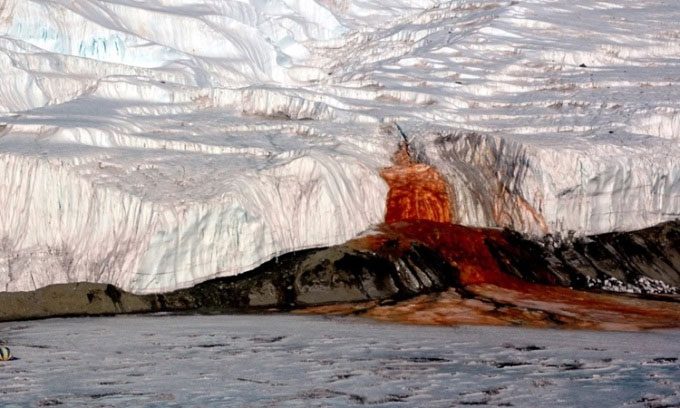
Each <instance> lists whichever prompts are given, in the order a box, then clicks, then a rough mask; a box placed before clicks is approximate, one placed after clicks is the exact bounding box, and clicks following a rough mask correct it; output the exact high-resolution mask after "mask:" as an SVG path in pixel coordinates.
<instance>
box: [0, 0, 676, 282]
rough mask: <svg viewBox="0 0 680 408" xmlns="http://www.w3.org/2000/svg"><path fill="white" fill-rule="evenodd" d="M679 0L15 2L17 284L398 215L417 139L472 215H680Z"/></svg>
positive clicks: (6, 129) (219, 254) (240, 252)
mask: <svg viewBox="0 0 680 408" xmlns="http://www.w3.org/2000/svg"><path fill="white" fill-rule="evenodd" d="M678 21H680V6H678V4H677V2H675V1H668V0H648V1H644V2H640V1H637V0H617V1H597V2H593V1H591V0H573V1H568V2H563V1H553V0H527V1H510V0H503V1H489V0H481V1H473V0H456V1H442V0H408V1H407V0H386V1H380V2H377V1H374V0H318V1H314V0H305V1H303V0H268V1H260V0H251V1H245V0H163V1H160V0H155V1H133V0H79V1H67V0H0V72H2V81H0V175H1V177H0V258H2V259H3V260H6V262H5V261H3V262H0V290H6V291H17V290H32V289H35V288H38V287H42V286H46V285H49V284H52V283H66V282H78V281H91V282H104V283H112V284H115V285H117V286H118V287H121V288H123V289H125V290H129V291H132V292H135V293H148V292H160V291H168V290H173V289H176V288H179V287H187V286H191V285H192V284H195V283H198V282H200V281H203V280H206V279H209V278H212V277H215V276H228V275H234V274H238V273H241V272H244V271H247V270H250V269H252V268H254V267H255V266H257V265H259V264H261V263H262V262H264V261H266V260H268V259H271V258H272V257H274V256H276V255H278V254H281V253H285V252H289V251H292V250H296V249H301V248H308V247H315V246H324V245H332V244H338V243H341V242H344V241H346V240H348V239H350V238H352V237H354V236H356V235H358V234H360V233H362V232H363V231H365V230H366V229H369V228H371V226H372V225H375V224H376V223H380V222H381V221H382V220H383V216H384V211H385V198H386V194H387V186H386V184H385V182H384V181H383V180H382V178H381V177H380V170H381V168H383V167H384V166H387V165H389V163H390V157H391V155H392V154H393V153H394V151H395V150H396V147H397V143H398V142H399V140H400V139H399V136H398V134H397V132H395V131H394V126H393V123H394V122H397V123H399V125H400V126H401V127H402V128H403V129H404V130H405V131H406V133H407V134H408V135H409V137H412V138H413V140H412V145H413V146H414V148H415V149H416V150H417V151H418V157H420V158H422V159H423V160H425V161H427V162H429V163H430V164H433V165H434V166H435V167H436V168H437V169H438V170H439V171H441V172H442V173H443V175H444V176H445V178H446V179H447V181H448V182H449V184H450V185H451V194H452V197H453V199H452V207H454V208H452V212H453V214H454V215H455V217H454V218H455V219H454V221H456V222H459V223H463V224H472V225H477V226H510V227H512V228H515V229H517V230H520V231H524V232H528V233H532V234H538V235H541V234H544V233H546V232H567V231H569V230H574V231H576V233H578V234H586V233H599V232H607V231H612V230H622V229H636V228H642V227H646V226H650V225H653V224H656V223H658V222H661V221H664V220H669V219H673V218H676V217H678V216H680V160H678V158H679V157H680V143H678V141H679V140H680V139H679V138H680V87H679V86H678V84H679V83H680V25H679V24H678Z"/></svg>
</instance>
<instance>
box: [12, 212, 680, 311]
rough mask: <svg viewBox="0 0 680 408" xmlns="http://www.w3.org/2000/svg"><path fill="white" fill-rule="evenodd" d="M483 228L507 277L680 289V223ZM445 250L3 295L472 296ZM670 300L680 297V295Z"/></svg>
mask: <svg viewBox="0 0 680 408" xmlns="http://www.w3.org/2000/svg"><path fill="white" fill-rule="evenodd" d="M457 228H458V229H460V230H465V227H457ZM424 230H425V231H430V230H429V229H427V228H425V229H424ZM468 230H469V231H472V229H468ZM474 231H475V232H474V233H475V234H476V235H477V236H480V235H479V234H482V236H486V238H485V239H484V240H483V241H480V245H481V247H478V248H477V250H479V249H480V248H481V249H484V250H485V251H486V249H488V252H489V253H490V254H491V258H492V259H491V261H490V262H492V263H495V264H497V265H498V268H497V269H499V270H500V271H502V274H504V275H511V276H514V277H515V278H519V280H521V281H524V282H532V283H540V284H549V285H557V286H569V287H573V288H576V289H583V290H592V289H597V290H601V289H604V290H620V291H627V292H637V293H641V294H645V293H647V294H658V293H661V294H663V293H667V294H668V293H670V294H672V293H676V292H675V291H676V290H677V289H675V288H677V287H680V221H673V222H669V223H665V224H662V225H659V226H656V227H653V228H648V229H645V230H641V231H635V232H628V233H610V234H603V235H598V236H592V237H586V238H577V239H567V240H561V239H560V240H550V239H548V240H544V241H540V242H539V241H533V240H531V239H528V238H527V237H525V236H522V235H521V234H518V233H516V232H513V231H509V230H508V231H503V232H502V233H501V232H500V231H498V230H487V231H488V233H485V232H483V231H484V230H479V229H475V230H474ZM480 231H481V232H480ZM437 234H439V232H437ZM484 234H486V235H484ZM463 235H464V234H463ZM449 238H450V239H452V240H454V241H455V240H458V239H464V237H462V236H461V237H460V238H458V237H457V236H454V237H452V238H451V237H449ZM433 242H437V241H436V240H435V241H433ZM485 248H486V249H485ZM442 250H443V249H442V248H438V249H433V248H432V247H430V246H428V245H425V244H424V243H422V242H421V241H419V240H418V239H414V238H408V239H403V240H398V239H395V238H394V237H392V236H389V234H388V235H384V236H382V237H381V239H377V240H375V242H374V243H373V244H371V245H368V246H366V245H364V246H362V245H358V244H357V242H349V243H347V244H343V245H338V246H334V247H330V248H320V249H310V250H305V251H298V252H293V253H289V254H285V255H282V256H280V257H278V258H276V259H273V260H271V261H269V262H266V263H265V264H263V265H261V266H259V267H258V268H256V269H254V270H252V271H250V272H247V273H244V274H241V275H238V276H235V277H229V278H219V279H213V280H210V281H207V282H203V283H201V284H198V285H196V286H193V287H191V288H187V289H180V290H177V291H174V292H170V293H164V294H154V295H133V294H130V293H127V292H123V291H121V290H119V289H117V288H116V287H114V286H112V285H105V284H91V283H74V284H66V285H53V286H49V287H46V288H42V289H39V290H36V291H33V292H14V293H0V321H6V320H19V319H34V318H45V317H54V316H80V315H107V314H117V313H146V312H167V311H170V312H181V311H192V312H202V313H221V312H230V311H239V312H244V311H265V310H267V311H269V310H290V309H295V308H300V307H307V306H319V305H327V304H334V303H351V302H366V301H380V302H382V303H389V302H392V301H400V300H404V299H408V298H411V297H414V296H417V295H421V294H426V293H432V292H439V291H443V290H446V289H449V288H459V289H457V290H459V293H460V294H461V295H464V294H465V293H466V292H465V289H464V288H463V285H464V284H465V282H462V283H461V274H460V273H459V271H458V270H457V269H456V266H455V265H457V263H456V262H450V261H447V259H446V258H445V257H444V256H443V255H442V254H443V253H442V252H441V251H442ZM470 251H473V252H474V250H468V252H464V251H463V252H460V251H459V252H456V254H455V256H456V257H460V259H463V260H465V259H467V260H468V261H469V262H472V263H475V262H478V260H479V259H480V258H478V257H477V255H478V253H471V252H470ZM456 259H458V258H456ZM482 269H483V268H482ZM664 299H666V300H670V301H674V300H676V299H677V297H676V296H670V297H668V296H667V297H665V298H664Z"/></svg>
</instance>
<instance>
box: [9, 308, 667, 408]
mask: <svg viewBox="0 0 680 408" xmlns="http://www.w3.org/2000/svg"><path fill="white" fill-rule="evenodd" d="M0 342H1V343H4V344H7V345H8V346H9V347H11V349H12V352H13V354H14V355H15V356H16V357H17V358H18V359H17V360H14V361H10V362H3V363H0V384H2V387H1V388H0V406H2V407H6V406H8V407H11V406H51V405H62V404H63V406H69V407H72V406H88V407H92V406H106V407H109V406H113V407H128V406H155V407H157V406H170V407H173V406H176V407H179V406H188V405H192V406H202V407H203V406H216V407H222V406H246V407H263V406H292V407H309V406H354V405H373V406H395V407H450V406H458V405H490V406H537V407H540V406H599V407H615V406H616V407H619V406H641V407H661V406H664V407H668V406H679V404H680V366H679V364H678V360H677V357H678V355H680V331H677V330H676V331H657V332H647V333H614V332H587V331H559V330H531V329H525V328H502V327H454V328H442V327H422V326H405V325H391V324H380V323H374V322H369V321H364V320H356V319H348V318H324V317H307V316H290V315H270V316H260V315H238V316H120V317H111V318H78V319H52V320H44V321H31V322H14V323H3V324H0Z"/></svg>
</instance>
